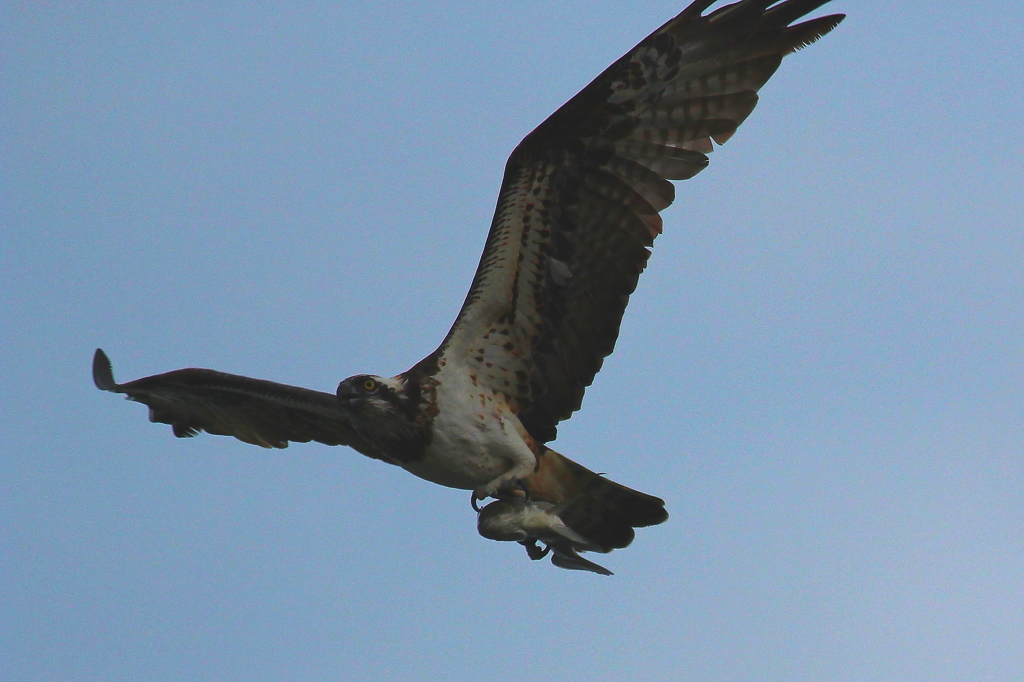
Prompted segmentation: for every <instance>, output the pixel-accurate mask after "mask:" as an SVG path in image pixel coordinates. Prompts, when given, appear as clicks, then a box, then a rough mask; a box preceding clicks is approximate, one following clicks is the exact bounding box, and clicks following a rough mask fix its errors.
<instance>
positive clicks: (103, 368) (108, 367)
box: [92, 348, 120, 393]
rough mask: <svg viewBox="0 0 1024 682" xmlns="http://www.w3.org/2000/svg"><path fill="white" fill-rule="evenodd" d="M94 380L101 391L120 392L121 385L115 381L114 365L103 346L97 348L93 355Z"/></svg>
mask: <svg viewBox="0 0 1024 682" xmlns="http://www.w3.org/2000/svg"><path fill="white" fill-rule="evenodd" d="M92 382H93V383H94V384H96V388H98V389H100V390H101V391H110V392H111V393H119V391H118V389H119V388H120V385H119V384H118V383H117V382H116V381H114V366H113V365H112V364H111V363H110V358H108V357H107V354H106V353H104V352H103V349H102V348H97V349H96V353H95V354H94V355H93V356H92Z"/></svg>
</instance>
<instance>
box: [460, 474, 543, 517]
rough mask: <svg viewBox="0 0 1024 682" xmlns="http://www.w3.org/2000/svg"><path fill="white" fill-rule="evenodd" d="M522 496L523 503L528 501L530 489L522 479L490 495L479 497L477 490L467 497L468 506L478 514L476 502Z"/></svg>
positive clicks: (478, 509) (478, 508)
mask: <svg viewBox="0 0 1024 682" xmlns="http://www.w3.org/2000/svg"><path fill="white" fill-rule="evenodd" d="M520 495H521V496H522V497H523V499H524V501H525V502H529V501H530V499H531V498H530V489H529V488H528V487H527V486H526V481H525V480H524V479H521V478H520V479H517V480H515V481H513V482H512V484H511V485H510V486H508V487H502V488H499V489H498V490H496V491H495V492H494V493H493V494H492V495H481V494H480V492H479V490H474V491H473V492H472V494H471V495H470V496H469V504H470V505H471V506H472V507H473V511H475V512H476V513H478V514H479V513H480V507H479V506H477V502H480V501H481V500H485V499H487V498H488V497H495V498H497V499H499V500H507V499H510V498H514V497H519V496H520Z"/></svg>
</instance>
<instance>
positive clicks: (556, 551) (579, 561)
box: [476, 497, 612, 575]
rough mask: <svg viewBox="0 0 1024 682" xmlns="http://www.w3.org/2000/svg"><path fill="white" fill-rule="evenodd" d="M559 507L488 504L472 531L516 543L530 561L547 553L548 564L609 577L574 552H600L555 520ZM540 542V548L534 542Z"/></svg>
mask: <svg viewBox="0 0 1024 682" xmlns="http://www.w3.org/2000/svg"><path fill="white" fill-rule="evenodd" d="M560 507H561V505H560V506H559V507H556V506H555V505H553V504H551V503H549V502H534V501H527V500H525V499H523V498H518V497H517V498H512V499H506V500H498V501H496V502H492V503H490V504H489V505H487V506H486V507H484V508H483V509H481V510H480V515H479V516H478V517H477V521H476V529H477V531H478V532H479V533H480V535H482V536H484V537H485V538H487V539H489V540H499V541H505V542H518V543H519V544H521V545H523V546H525V547H526V553H527V554H528V555H529V556H530V558H531V559H533V560H534V561H536V560H538V559H543V558H544V557H545V556H547V554H548V552H551V563H553V564H554V565H555V566H558V567H559V568H567V569H569V570H574V571H591V572H593V573H600V574H601V575H612V572H611V571H609V570H608V569H607V568H605V567H604V566H599V565H598V564H595V563H594V562H593V561H588V560H586V559H584V558H583V557H581V556H580V555H579V554H578V553H577V552H601V551H602V549H601V548H600V547H599V546H598V545H595V544H594V543H593V542H591V541H590V540H587V539H586V538H585V537H583V536H582V535H580V534H579V533H577V532H576V531H574V530H573V529H572V528H570V527H569V526H567V525H565V522H563V521H562V519H561V518H559V516H558V513H559V511H560ZM538 541H539V542H543V543H544V545H545V547H544V549H541V548H540V547H538V546H537V542H538Z"/></svg>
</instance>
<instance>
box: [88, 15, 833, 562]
mask: <svg viewBox="0 0 1024 682" xmlns="http://www.w3.org/2000/svg"><path fill="white" fill-rule="evenodd" d="M826 2H828V0H785V1H784V2H778V3H776V2H775V0H741V1H740V2H736V3H733V4H730V5H726V6H724V7H721V8H718V9H716V10H714V11H712V12H710V13H708V14H704V12H705V10H707V9H708V8H709V7H710V6H711V5H712V4H714V2H713V0H696V2H694V3H693V4H691V5H690V6H689V7H687V8H686V9H685V10H683V11H682V12H681V13H680V14H679V15H678V16H677V17H675V18H674V19H672V20H670V21H669V22H668V23H666V24H665V25H664V26H662V27H661V28H659V29H658V30H656V31H655V32H654V33H652V34H651V35H650V36H648V37H647V38H646V39H644V40H643V41H642V42H641V43H640V44H639V45H637V46H636V47H635V48H633V49H632V50H630V51H629V52H628V53H626V54H625V55H624V56H623V57H622V58H621V59H619V60H618V61H616V62H615V63H614V64H612V65H611V66H610V67H608V69H606V70H605V71H604V73H602V74H601V75H600V76H598V77H597V78H596V79H595V80H594V81H593V82H592V83H591V84H590V85H588V86H587V87H585V88H584V89H583V90H582V91H580V93H579V94H577V95H576V96H575V97H573V98H572V99H570V100H569V101H568V102H567V103H566V104H564V105H563V106H562V107H561V108H560V109H558V110H557V111H556V112H555V113H554V114H552V115H551V116H550V117H549V118H548V119H547V120H546V121H544V122H543V123H542V124H540V126H538V127H537V128H536V129H535V130H534V131H533V132H531V133H530V134H529V135H527V136H526V138H525V139H523V141H522V142H521V143H520V144H519V146H518V147H516V149H515V151H513V152H512V155H511V156H510V157H509V160H508V163H507V165H506V168H505V176H504V179H503V181H502V184H501V191H500V193H499V196H498V205H497V209H496V210H495V213H494V219H493V221H492V223H491V229H490V232H489V234H488V236H487V242H486V245H485V247H484V252H483V255H482V256H481V258H480V264H479V267H478V268H477V271H476V275H475V277H474V278H473V282H472V285H471V286H470V289H469V294H468V295H467V297H466V301H465V303H464V305H463V306H462V309H461V311H460V312H459V314H458V317H457V318H456V319H455V323H454V324H453V325H452V327H451V330H450V331H449V332H448V335H447V336H446V337H445V338H444V340H443V341H442V342H441V345H440V346H439V347H438V348H437V350H435V351H434V352H432V353H430V354H429V355H428V356H426V357H425V358H424V359H423V360H421V361H420V362H418V363H416V365H415V366H414V367H412V369H410V370H409V371H407V372H403V373H401V374H399V375H397V376H394V377H391V378H384V377H380V376H375V375H371V374H360V375H357V376H353V377H350V378H348V379H345V380H344V381H342V382H341V384H340V385H339V386H338V389H337V391H336V393H334V394H331V393H323V392H320V391H314V390H309V389H305V388H298V387H295V386H287V385H284V384H278V383H274V382H271V381H263V380H260V379H250V378H247V377H242V376H237V375H233V374H225V373H222V372H217V371H213V370H209V369H180V370H176V371H173V372H167V373H164V374H158V375H155V376H150V377H146V378H143V379H138V380H136V381H132V382H129V383H125V384H118V383H116V382H115V381H114V376H113V372H112V369H111V365H110V361H109V360H108V359H107V356H106V355H105V354H104V353H103V351H102V350H99V349H97V351H96V355H95V357H94V360H93V379H94V381H95V383H96V386H97V387H98V388H100V389H102V390H105V391H112V392H116V393H124V394H126V395H127V397H128V399H130V400H135V401H138V402H141V403H144V404H146V405H148V406H149V408H150V412H149V418H150V420H151V421H153V422H161V423H165V424H170V425H171V426H172V427H173V430H174V435H176V436H178V437H187V436H193V435H195V434H196V433H198V432H199V431H206V432H208V433H212V434H219V435H227V436H234V437H235V438H238V439H239V440H241V441H244V442H246V443H252V444H254V445H260V446H263V447H266V448H283V447H287V445H288V443H289V442H290V441H295V442H309V441H318V442H320V443H324V444H326V445H348V446H350V447H352V448H354V449H355V450H357V451H358V452H361V453H362V454H364V455H366V456H368V457H372V458H375V459H379V460H382V461H384V462H388V463H390V464H395V465H398V466H400V467H402V468H403V469H405V470H407V471H409V472H411V473H413V474H415V475H416V476H419V477H420V478H424V479H426V480H428V481H432V482H434V483H437V484H440V485H444V486H449V487H452V488H462V489H466V490H471V491H473V492H472V496H471V502H472V503H473V507H474V508H475V509H478V511H479V508H478V507H477V502H478V501H479V500H483V499H485V498H491V497H493V498H497V500H498V501H497V502H493V503H491V505H498V507H497V508H490V507H491V505H489V506H488V507H485V508H484V510H483V512H481V514H480V516H479V517H478V521H479V530H480V532H481V534H482V535H484V536H485V537H492V538H494V539H506V540H507V539H512V540H516V541H519V542H521V543H522V544H524V545H525V546H526V547H527V550H528V553H529V555H530V557H531V558H540V557H542V556H544V554H546V552H547V550H551V549H553V550H554V554H553V560H554V562H555V564H556V565H558V566H562V567H563V568H577V569H583V570H593V571H595V572H599V573H608V571H607V570H606V569H603V568H601V567H599V566H597V565H596V564H592V563H590V562H588V561H587V560H585V559H583V558H582V557H579V555H578V554H576V552H577V550H579V551H598V552H609V551H611V550H612V549H616V548H622V547H625V546H627V545H628V544H629V543H630V542H631V541H632V540H633V537H634V530H633V529H634V528H638V527H643V526H650V525H654V524H658V523H661V522H662V521H664V520H665V519H666V518H668V514H667V513H666V512H665V507H664V502H663V501H662V500H661V499H659V498H657V497H653V496H651V495H646V494H644V493H641V492H638V491H636V490H632V489H630V488H627V487H625V486H623V485H620V484H618V483H615V482H613V481H611V480H609V479H607V478H605V477H603V476H601V475H598V474H595V473H594V472H592V471H590V470H589V469H586V468H585V467H583V466H581V465H579V464H577V463H575V462H573V461H572V460H570V459H568V458H567V457H564V456H563V455H561V454H559V453H557V452H555V451H554V450H552V449H551V448H549V447H548V445H547V444H548V443H549V442H550V441H552V440H553V439H554V438H555V435H556V427H557V425H558V423H559V422H561V421H562V420H564V419H568V418H569V417H570V416H571V415H572V413H573V412H575V411H576V410H577V409H579V408H580V405H581V403H582V400H583V393H584V390H585V389H586V387H587V386H589V385H590V383H591V382H592V381H593V379H594V375H595V374H596V373H597V371H598V370H599V369H600V368H601V364H602V362H603V360H604V358H605V357H607V356H608V355H609V354H610V353H611V352H612V349H613V348H614V347H615V339H616V337H617V336H618V331H619V324H620V321H621V319H622V314H623V311H624V310H625V308H626V303H627V301H628V300H629V295H630V294H631V293H632V292H633V290H634V289H635V288H636V285H637V279H638V278H639V276H640V273H641V271H642V270H643V269H644V266H645V264H646V262H647V258H648V256H649V255H650V251H649V249H650V247H651V245H652V244H653V242H654V239H655V237H657V235H658V234H660V233H661V231H662V220H661V217H660V216H659V212H660V211H661V210H663V209H664V208H666V207H667V206H668V205H669V204H671V203H672V201H673V199H674V198H675V188H674V186H673V185H672V183H671V182H670V180H685V179H687V178H690V177H692V176H694V175H696V174H697V173H699V172H700V171H701V170H703V169H704V167H705V166H707V164H708V157H707V154H708V153H709V152H711V151H712V149H713V146H714V144H722V143H724V142H725V141H726V140H728V139H729V137H730V136H731V135H732V134H733V133H734V132H735V130H736V128H737V127H738V126H739V125H740V123H742V122H743V120H744V119H745V118H746V117H747V115H748V114H750V112H751V111H752V110H753V109H754V105H755V104H756V103H757V90H758V89H759V88H760V87H761V86H762V85H764V83H765V82H766V81H767V80H768V79H769V78H770V77H771V75H772V74H773V73H774V72H775V70H776V69H777V68H778V66H779V64H780V62H781V61H782V58H783V57H784V56H785V55H787V54H789V53H791V52H794V51H796V50H798V49H800V48H802V47H804V46H806V45H809V44H811V43H812V42H814V41H816V40H817V39H819V38H821V37H822V36H824V35H825V34H826V33H828V32H829V31H831V30H832V29H833V28H835V27H836V26H837V25H838V24H839V22H840V21H842V19H843V15H839V14H836V15H830V16H825V17H820V18H816V19H811V20H808V21H804V22H802V23H796V24H794V23H793V22H795V21H796V20H798V19H800V18H801V17H803V16H804V15H806V14H807V13H809V12H811V11H813V10H815V9H817V8H819V7H820V6H822V5H824V4H825V3H826ZM538 541H540V542H542V543H544V544H545V545H546V546H547V547H546V549H543V550H542V549H541V548H540V547H538V546H537V544H536V543H537V542H538Z"/></svg>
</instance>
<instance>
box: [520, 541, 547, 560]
mask: <svg viewBox="0 0 1024 682" xmlns="http://www.w3.org/2000/svg"><path fill="white" fill-rule="evenodd" d="M519 544H520V545H522V546H523V547H525V548H526V554H527V556H529V557H530V558H531V559H533V560H534V561H540V560H541V559H543V558H544V557H546V556H547V555H548V552H550V551H551V545H546V546H545V547H544V549H541V548H540V547H538V546H537V541H536V540H529V541H527V540H523V541H521V542H520V543H519Z"/></svg>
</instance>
